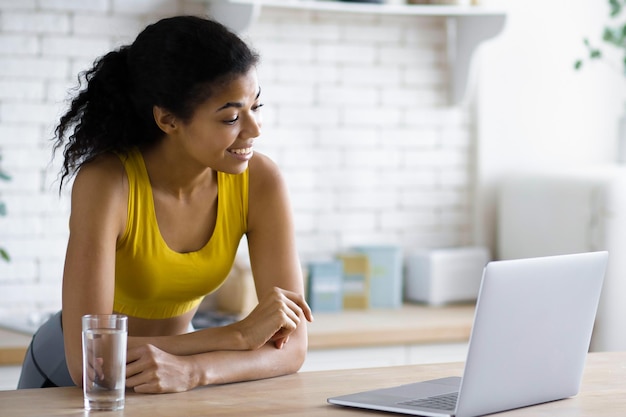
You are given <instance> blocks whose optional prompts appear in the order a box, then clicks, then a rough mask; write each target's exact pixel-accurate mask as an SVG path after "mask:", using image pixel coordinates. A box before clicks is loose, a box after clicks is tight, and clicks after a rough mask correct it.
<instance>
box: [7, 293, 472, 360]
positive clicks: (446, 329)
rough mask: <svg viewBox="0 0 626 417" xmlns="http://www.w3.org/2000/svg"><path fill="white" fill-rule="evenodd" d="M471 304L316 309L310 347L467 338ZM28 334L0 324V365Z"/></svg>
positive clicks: (15, 354) (17, 353) (19, 351)
mask: <svg viewBox="0 0 626 417" xmlns="http://www.w3.org/2000/svg"><path fill="white" fill-rule="evenodd" d="M473 317H474V305H453V306H445V307H429V306H424V305H415V304H406V305H404V306H403V307H402V308H400V309H390V310H347V311H342V312H340V313H317V314H314V318H315V321H314V322H313V323H310V324H309V326H308V331H309V349H310V350H320V349H332V348H346V347H366V346H385V345H409V344H422V343H424V344H427V343H454V342H467V340H468V339H469V334H470V331H471V326H472V320H473ZM30 339H31V337H30V336H29V335H27V334H25V333H20V332H16V331H14V330H9V329H2V328H0V365H20V364H21V363H22V359H23V358H24V353H25V352H26V348H27V346H28V344H29V343H30Z"/></svg>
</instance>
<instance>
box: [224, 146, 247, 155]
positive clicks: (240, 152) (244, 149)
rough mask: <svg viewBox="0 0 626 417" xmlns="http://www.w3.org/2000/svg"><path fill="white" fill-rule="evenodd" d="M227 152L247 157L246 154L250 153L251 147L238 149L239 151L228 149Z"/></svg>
mask: <svg viewBox="0 0 626 417" xmlns="http://www.w3.org/2000/svg"><path fill="white" fill-rule="evenodd" d="M228 152H230V153H234V154H235V155H248V154H251V153H252V147H249V148H240V149H230V150H229V151H228Z"/></svg>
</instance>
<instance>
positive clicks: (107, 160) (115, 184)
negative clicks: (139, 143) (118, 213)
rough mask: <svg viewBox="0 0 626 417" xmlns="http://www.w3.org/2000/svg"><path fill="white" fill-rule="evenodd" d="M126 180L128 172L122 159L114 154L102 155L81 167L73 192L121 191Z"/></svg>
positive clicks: (102, 192) (103, 192)
mask: <svg viewBox="0 0 626 417" xmlns="http://www.w3.org/2000/svg"><path fill="white" fill-rule="evenodd" d="M126 182H127V181H126V173H125V171H124V166H123V165H122V162H121V161H120V159H119V158H118V157H117V156H115V155H113V154H106V155H100V156H98V157H97V158H95V159H94V160H93V161H89V162H87V163H85V164H83V166H82V167H81V168H80V170H79V171H78V173H77V174H76V179H75V180H74V186H73V193H75V192H82V191H85V192H89V193H91V192H97V194H100V195H102V194H106V193H109V192H115V191H117V192H121V191H123V190H124V188H125V183H126ZM90 191H91V192H90Z"/></svg>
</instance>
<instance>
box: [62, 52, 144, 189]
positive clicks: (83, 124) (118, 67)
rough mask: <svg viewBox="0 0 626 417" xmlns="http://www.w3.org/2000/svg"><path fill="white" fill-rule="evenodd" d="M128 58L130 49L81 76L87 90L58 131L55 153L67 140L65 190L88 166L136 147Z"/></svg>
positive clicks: (108, 57)
mask: <svg viewBox="0 0 626 417" xmlns="http://www.w3.org/2000/svg"><path fill="white" fill-rule="evenodd" d="M127 55H128V47H122V48H120V49H119V50H116V51H113V52H109V53H108V54H106V55H104V56H103V57H101V58H100V59H98V60H97V61H96V62H95V64H94V66H93V68H91V69H90V70H88V71H85V72H83V73H81V74H80V75H79V84H80V85H82V84H83V83H85V84H86V86H85V88H83V89H82V90H81V91H80V92H79V94H78V95H77V96H76V97H75V98H74V99H73V100H72V102H71V105H70V108H69V110H68V111H67V112H66V113H65V114H64V115H63V116H62V117H61V119H60V121H59V124H58V125H57V127H56V129H55V135H56V138H57V140H56V143H55V146H54V149H55V150H56V149H58V148H60V147H62V146H63V144H64V142H65V140H64V139H65V138H66V136H67V143H65V147H64V149H63V156H64V158H65V159H64V162H63V168H62V171H61V187H62V186H63V182H64V180H65V179H66V178H67V177H68V176H71V175H72V174H74V173H75V172H76V171H77V170H78V168H80V166H81V165H82V164H84V163H85V162H88V161H90V160H92V159H94V158H95V157H96V156H98V155H100V154H102V153H105V152H108V151H124V150H127V149H128V148H129V147H131V146H132V145H131V144H130V142H131V139H130V138H132V137H133V136H134V134H135V133H138V132H133V130H136V128H135V126H136V125H137V122H136V120H135V119H136V116H135V115H134V114H133V113H134V112H133V107H132V105H131V104H130V98H129V90H130V86H129V76H128V69H127V68H128V67H127V64H126V58H127ZM80 85H79V87H80ZM72 128H73V130H72Z"/></svg>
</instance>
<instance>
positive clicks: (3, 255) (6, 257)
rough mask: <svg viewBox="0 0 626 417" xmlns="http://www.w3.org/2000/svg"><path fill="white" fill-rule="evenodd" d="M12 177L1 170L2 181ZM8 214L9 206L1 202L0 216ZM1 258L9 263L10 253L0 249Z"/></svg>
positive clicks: (0, 178) (0, 157)
mask: <svg viewBox="0 0 626 417" xmlns="http://www.w3.org/2000/svg"><path fill="white" fill-rule="evenodd" d="M0 160H2V155H0ZM10 179H11V177H10V176H9V175H7V173H6V172H4V171H2V169H0V180H3V181H9V180H10ZM6 214H7V205H6V203H5V202H4V201H0V216H6ZM0 258H2V259H3V260H5V261H6V262H8V261H9V260H10V259H11V258H10V257H9V253H8V252H7V251H6V249H4V248H2V247H0Z"/></svg>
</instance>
